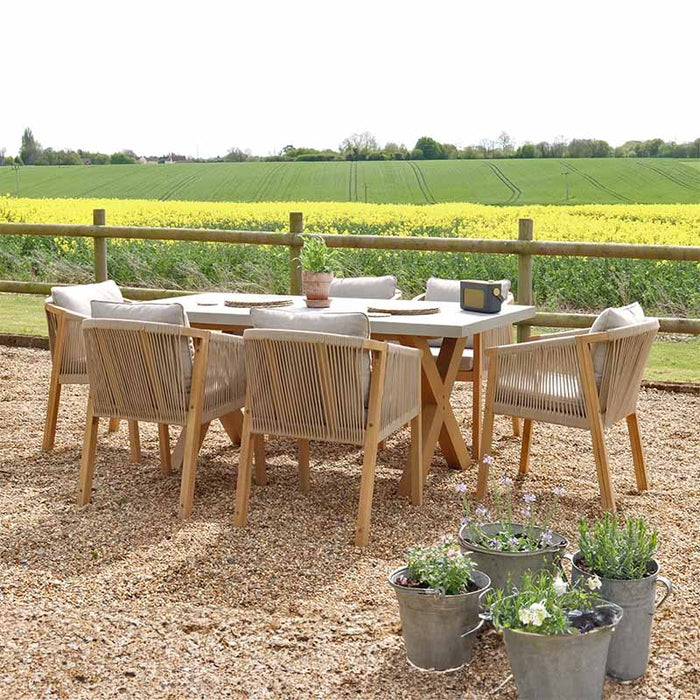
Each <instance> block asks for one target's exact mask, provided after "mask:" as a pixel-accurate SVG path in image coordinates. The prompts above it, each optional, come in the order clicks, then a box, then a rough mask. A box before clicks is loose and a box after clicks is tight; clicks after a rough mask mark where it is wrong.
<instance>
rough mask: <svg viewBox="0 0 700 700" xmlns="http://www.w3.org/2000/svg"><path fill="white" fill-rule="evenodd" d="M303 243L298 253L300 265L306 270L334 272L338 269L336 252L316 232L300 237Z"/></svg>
mask: <svg viewBox="0 0 700 700" xmlns="http://www.w3.org/2000/svg"><path fill="white" fill-rule="evenodd" d="M301 238H302V239H303V241H304V244H303V246H302V248H301V252H300V253H299V261H300V262H301V266H302V267H303V268H304V270H306V271H307V272H336V271H337V269H338V263H337V256H336V252H335V251H334V250H332V249H331V248H329V247H328V246H327V245H326V241H324V240H323V238H321V236H319V235H318V234H310V235H307V236H302V237H301Z"/></svg>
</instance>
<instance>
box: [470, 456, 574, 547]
mask: <svg viewBox="0 0 700 700" xmlns="http://www.w3.org/2000/svg"><path fill="white" fill-rule="evenodd" d="M483 460H484V462H487V463H488V464H492V463H493V458H492V457H489V456H488V455H486V456H485V457H484V458H483ZM457 493H458V494H459V495H460V498H461V501H462V508H463V509H464V516H463V517H462V524H463V525H466V526H467V529H466V537H467V539H468V540H469V542H471V543H472V544H474V545H477V546H480V547H484V548H485V549H490V550H493V551H496V552H534V551H537V550H539V549H546V548H547V547H549V546H551V545H552V542H553V533H552V531H551V529H550V527H551V523H552V521H553V520H554V516H555V515H556V512H557V509H558V507H559V499H560V498H561V497H562V496H563V495H564V493H565V492H564V489H563V488H560V487H555V488H554V489H553V490H552V494H553V497H552V498H551V499H550V500H549V502H548V504H547V505H546V506H539V504H538V502H537V496H535V494H534V493H526V494H524V495H523V497H522V503H520V504H517V503H516V502H515V501H514V498H513V480H512V479H510V478H509V477H507V476H506V477H503V478H502V479H501V480H500V484H499V485H497V486H496V487H495V488H494V490H493V502H494V512H493V513H492V512H491V511H489V509H488V508H486V506H485V505H483V504H479V505H478V506H477V507H476V508H475V509H474V511H473V512H472V508H471V504H470V503H469V500H468V498H467V487H466V485H465V484H457ZM514 520H517V521H519V522H518V523H516V524H519V525H520V526H521V527H522V531H518V532H516V531H514V528H513V525H514V522H513V521H514ZM488 523H499V524H501V525H502V527H501V529H500V530H499V531H498V532H497V533H496V534H493V532H488V533H487V532H486V531H485V530H484V527H483V526H484V525H486V524H488ZM518 530H520V528H518Z"/></svg>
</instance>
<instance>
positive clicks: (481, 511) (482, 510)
mask: <svg viewBox="0 0 700 700" xmlns="http://www.w3.org/2000/svg"><path fill="white" fill-rule="evenodd" d="M474 512H475V513H476V517H477V518H485V517H486V516H487V515H488V514H489V511H488V508H486V506H482V505H480V506H477V509H476V510H475V511H474Z"/></svg>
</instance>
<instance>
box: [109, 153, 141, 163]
mask: <svg viewBox="0 0 700 700" xmlns="http://www.w3.org/2000/svg"><path fill="white" fill-rule="evenodd" d="M109 162H110V163H111V164H112V165H133V164H134V163H135V162H136V159H135V158H133V157H131V156H128V155H126V153H123V152H122V153H112V155H111V156H110V157H109Z"/></svg>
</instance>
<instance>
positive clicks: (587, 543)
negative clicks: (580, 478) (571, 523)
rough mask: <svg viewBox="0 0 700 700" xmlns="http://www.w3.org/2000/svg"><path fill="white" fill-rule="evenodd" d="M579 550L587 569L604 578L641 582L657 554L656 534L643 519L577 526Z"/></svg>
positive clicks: (605, 520)
mask: <svg viewBox="0 0 700 700" xmlns="http://www.w3.org/2000/svg"><path fill="white" fill-rule="evenodd" d="M578 532H579V539H578V546H579V549H580V550H581V555H582V558H583V563H584V564H585V566H586V569H587V570H588V571H589V572H590V573H593V574H596V575H598V576H602V577H603V578H611V579H618V580H628V579H637V578H644V577H645V576H646V575H647V573H648V571H649V564H650V563H651V562H652V560H653V559H654V555H655V554H656V540H657V537H658V533H657V532H656V530H651V529H650V528H649V526H648V525H647V523H646V522H645V520H644V519H643V518H629V519H628V520H627V522H626V523H625V524H624V525H623V524H622V523H620V522H619V520H618V518H617V516H616V515H612V514H611V513H606V514H605V517H604V518H603V519H602V520H598V521H597V522H595V523H593V526H592V527H590V528H589V526H588V523H587V522H586V521H585V520H584V519H583V518H582V519H581V520H580V521H579V526H578Z"/></svg>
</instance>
